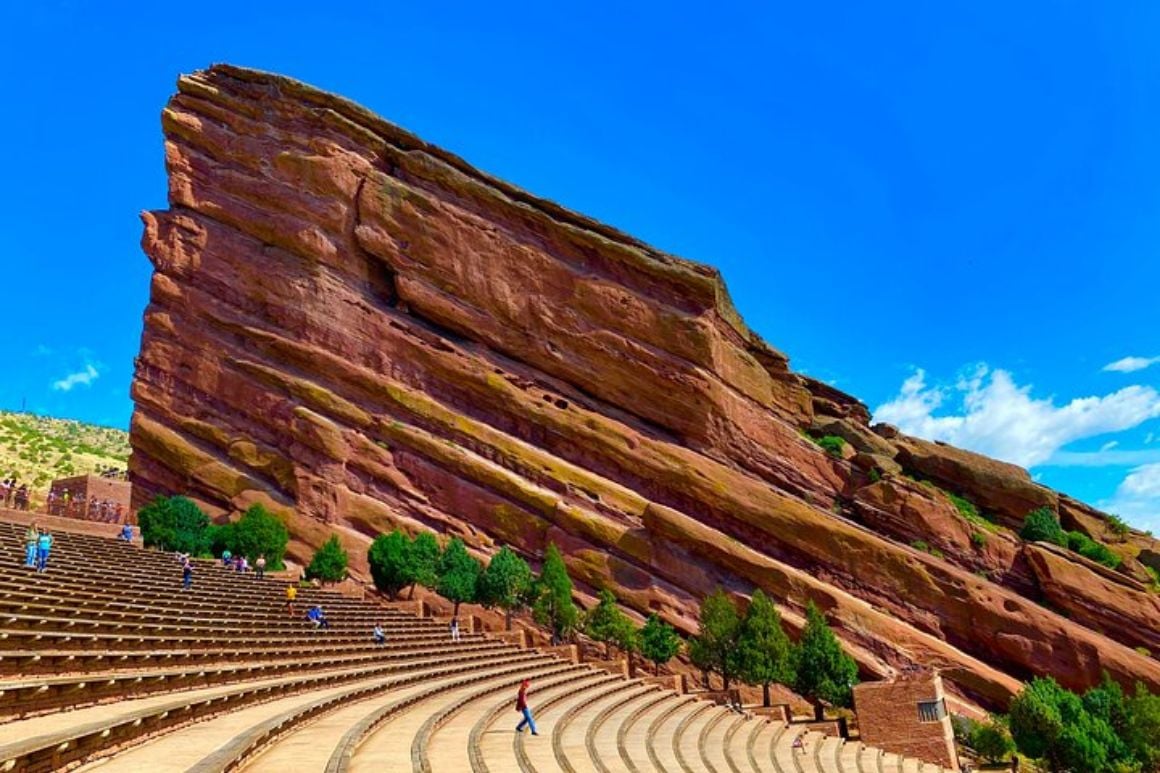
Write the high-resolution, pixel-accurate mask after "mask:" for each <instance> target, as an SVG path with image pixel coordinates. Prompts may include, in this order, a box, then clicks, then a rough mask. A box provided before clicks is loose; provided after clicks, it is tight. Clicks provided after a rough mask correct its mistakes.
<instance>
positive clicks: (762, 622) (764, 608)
mask: <svg viewBox="0 0 1160 773" xmlns="http://www.w3.org/2000/svg"><path fill="white" fill-rule="evenodd" d="M737 654H738V658H739V662H740V664H741V678H742V679H744V680H745V681H746V682H748V683H749V684H755V685H756V684H759V685H761V698H762V704H763V705H765V706H768V705H770V696H769V686H770V685H771V684H773V683H774V682H777V683H778V684H793V676H794V674H793V647H792V645H791V644H790V641H789V637H788V636H786V635H785V631H784V630H783V629H782V627H781V615H780V614H779V613H778V611H777V607H775V606H774V605H773V602H771V601H770V600H769V598H768V597H766V595H765V594H764V593H762V592H761V590H760V589H759V590H756V591H754V592H753V598H752V599H751V600H750V602H749V608H748V609H747V610H745V617H744V618H743V619H742V621H741V633H740V635H739V636H738V639H737Z"/></svg>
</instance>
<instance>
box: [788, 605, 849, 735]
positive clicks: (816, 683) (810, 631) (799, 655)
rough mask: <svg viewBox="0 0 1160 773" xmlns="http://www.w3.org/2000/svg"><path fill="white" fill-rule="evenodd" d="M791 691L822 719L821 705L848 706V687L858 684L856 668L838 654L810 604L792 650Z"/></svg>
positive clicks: (839, 649)
mask: <svg viewBox="0 0 1160 773" xmlns="http://www.w3.org/2000/svg"><path fill="white" fill-rule="evenodd" d="M794 669H795V675H794V690H795V691H796V692H798V693H799V694H801V695H803V696H805V697H806V698H809V699H810V700H811V701H813V704H814V713H815V716H816V717H817V719H818V720H819V721H820V720H821V719H822V718H823V708H822V703H823V701H824V702H826V703H829V704H830V705H833V706H849V705H850V702H851V700H852V698H853V691H852V689H851V688H852V687H853V686H854V684H855V683H856V682H857V681H858V664H857V663H855V662H854V659H853V658H851V657H850V656H849V655H847V654H846V653H845V652H844V651H843V650H842V645H841V644H840V643H839V642H838V637H836V636H834V632H833V631H831V630H830V626H829V625H827V624H826V618H825V617H823V616H822V613H821V611H820V610H819V609H818V608H817V606H816V605H815V604H814V603H813V602H812V601H811V602H810V603H809V606H808V607H806V626H805V628H804V629H803V630H802V636H801V640H800V641H799V642H798V646H797V648H796V649H795V650H794Z"/></svg>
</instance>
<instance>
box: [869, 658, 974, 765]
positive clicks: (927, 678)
mask: <svg viewBox="0 0 1160 773" xmlns="http://www.w3.org/2000/svg"><path fill="white" fill-rule="evenodd" d="M854 710H855V711H856V712H857V714H858V727H859V728H860V729H861V733H862V742H863V743H865V744H867V745H870V746H878V747H880V748H882V749H884V750H885V751H888V752H896V753H898V754H902V755H905V756H907V757H917V758H918V759H920V760H923V761H925V762H932V763H935V764H937V765H942V766H943V767H944V768H947V769H948V770H959V764H958V755H957V754H956V752H955V739H954V731H953V730H952V728H951V719H950V716H949V715H948V714H947V706H946V699H945V694H944V693H943V684H942V677H940V676H939V675H938V674H937V673H930V672H927V673H921V674H917V675H913V676H905V677H899V678H898V679H894V680H891V681H882V682H863V683H862V684H858V685H855V686H854Z"/></svg>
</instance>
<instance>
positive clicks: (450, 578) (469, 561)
mask: <svg viewBox="0 0 1160 773" xmlns="http://www.w3.org/2000/svg"><path fill="white" fill-rule="evenodd" d="M481 572H482V567H481V566H480V564H479V561H477V560H476V559H475V558H474V557H473V556H472V555H471V554H469V553H468V552H467V548H466V547H465V546H464V544H463V540H461V539H459V538H458V537H456V538H454V539H452V540H451V542H449V543H447V548H446V549H445V550H444V551H443V555H442V556H440V557H439V580H438V582H437V583H436V584H435V591H436V592H437V593H438V594H439V595H440V596H442V597H443V598H445V599H447V600H448V601H450V602H452V603H453V604H454V605H455V609H454V611H453V612H452V616H453V617H459V605H460V604H463V603H465V602H466V603H471V602H473V601H475V600H476V598H477V595H478V593H479V575H480V574H481Z"/></svg>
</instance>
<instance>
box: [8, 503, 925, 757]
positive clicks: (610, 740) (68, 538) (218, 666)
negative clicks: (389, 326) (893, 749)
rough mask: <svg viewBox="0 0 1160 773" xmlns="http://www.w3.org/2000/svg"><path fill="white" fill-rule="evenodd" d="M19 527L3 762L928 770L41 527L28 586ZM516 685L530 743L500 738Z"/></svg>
mask: <svg viewBox="0 0 1160 773" xmlns="http://www.w3.org/2000/svg"><path fill="white" fill-rule="evenodd" d="M23 529H24V527H23V526H22V525H20V524H17V523H7V522H0V769H2V770H16V771H24V770H28V771H48V770H60V769H66V768H78V769H82V770H98V769H99V770H101V771H108V772H111V771H145V770H147V771H168V770H174V771H176V770H183V771H184V770H192V771H227V770H240V769H245V770H253V771H287V770H293V771H326V772H327V773H339V772H341V771H348V772H349V773H358V772H360V771H372V770H374V771H383V770H387V771H402V770H417V771H434V772H435V773H438V772H440V771H455V772H457V771H469V770H470V771H474V772H476V773H481V772H483V771H492V772H493V773H505V772H506V771H517V770H519V771H570V772H579V771H584V772H585V773H588V772H594V773H595V772H599V773H610V772H611V771H648V770H665V771H674V772H675V771H682V772H688V771H711V772H714V773H742V772H746V773H748V772H751V771H775V772H777V773H808V772H811V771H824V772H825V773H847V772H848V771H857V773H871V772H873V773H893V772H894V771H898V772H899V773H901V772H902V771H906V772H907V773H910V772H911V771H921V773H933V771H936V770H940V769H938V768H936V767H935V766H932V765H924V764H922V763H919V762H917V761H915V760H902V759H899V758H898V757H897V756H896V755H892V754H883V753H881V752H879V751H878V750H874V749H869V748H866V747H864V746H862V745H861V744H858V743H856V742H846V743H844V742H843V741H842V740H841V739H837V738H830V737H826V736H822V735H820V734H818V733H815V732H808V731H806V730H805V729H804V728H803V727H802V726H799V725H786V724H784V723H782V722H776V723H774V722H769V721H766V720H763V719H760V718H751V717H749V716H746V715H743V714H740V713H737V712H734V711H731V710H729V709H726V708H723V707H720V706H717V705H715V704H713V703H710V702H708V701H703V700H699V699H697V698H696V697H694V696H689V695H678V694H676V693H674V692H672V691H671V690H667V689H662V688H660V687H658V686H656V685H653V684H649V683H647V682H645V681H639V680H627V679H624V678H622V677H620V676H618V675H615V674H611V673H609V672H608V671H605V670H601V669H596V668H592V667H590V666H586V665H577V664H573V663H570V662H565V661H563V660H560V659H557V658H555V657H553V656H551V655H548V654H543V653H540V652H537V651H535V650H525V649H520V648H517V647H516V646H514V645H511V644H507V643H504V642H502V641H500V640H498V639H493V638H488V637H486V636H484V635H480V634H464V635H463V637H462V641H461V642H459V643H457V644H453V643H451V642H450V641H449V640H448V636H447V632H446V628H445V626H444V625H443V624H441V623H439V622H437V621H434V620H431V619H423V618H419V617H417V616H415V615H412V614H411V613H410V612H408V611H405V610H402V609H396V608H384V607H381V606H378V605H376V604H374V603H372V602H369V601H360V600H355V599H351V598H347V597H343V596H341V595H339V594H337V593H333V592H330V591H325V590H315V589H303V590H302V591H301V592H300V594H299V598H298V603H297V606H298V614H297V615H295V616H293V617H291V616H290V615H289V613H288V611H287V609H286V606H285V596H284V587H285V586H284V584H283V583H282V582H280V581H278V580H275V579H273V578H265V579H263V580H259V579H257V578H255V577H253V576H252V575H239V574H237V573H236V572H232V571H229V570H226V569H225V568H223V567H221V566H219V565H218V564H216V563H214V562H209V561H200V562H198V563H197V567H196V570H195V575H194V584H193V588H192V589H190V590H189V591H183V590H182V589H181V572H180V567H179V565H178V563H177V561H176V560H175V558H174V557H173V556H172V555H170V554H166V553H161V552H158V551H152V550H144V549H142V548H140V547H137V546H133V545H129V544H126V543H123V542H118V541H115V540H112V539H106V538H102V537H97V536H92V535H85V534H72V533H59V532H58V533H57V534H56V537H57V539H56V544H55V546H54V548H53V554H52V557H51V559H50V562H49V567H48V571H47V572H45V573H43V574H37V573H35V572H33V571H31V570H28V569H25V568H23V566H22V565H21V564H22V555H21V553H22V551H21V544H20V539H21V534H22V533H23ZM314 603H321V604H322V605H323V606H324V608H325V609H326V611H327V616H328V618H329V619H330V620H331V624H332V627H331V628H330V629H329V630H322V631H317V630H314V628H313V626H312V625H311V624H310V623H308V622H307V621H306V620H305V619H304V617H303V616H302V615H303V613H304V611H305V610H306V609H307V608H308V607H309V606H310V605H312V604H314ZM376 622H380V623H382V624H383V625H384V627H385V630H386V632H387V636H388V642H387V644H385V645H375V644H374V643H373V642H372V640H371V636H370V631H371V628H372V627H373V625H374V624H375V623H376ZM523 678H531V679H532V680H533V692H532V699H533V700H532V703H533V706H534V708H535V710H536V721H537V724H538V725H539V731H540V735H539V736H538V737H532V736H530V735H529V734H526V733H525V734H516V733H514V732H513V727H514V725H515V722H516V720H517V719H518V716H517V715H516V714H515V712H514V711H513V710H512V701H513V696H514V693H515V689H516V686H517V685H518V683H519V681H520V680H521V679H523ZM799 735H802V736H803V740H804V741H805V743H804V749H803V750H795V749H794V748H793V741H794V739H795V738H796V737H798V736H799Z"/></svg>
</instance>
